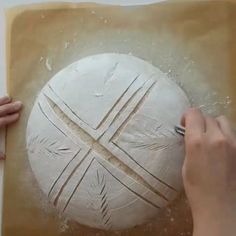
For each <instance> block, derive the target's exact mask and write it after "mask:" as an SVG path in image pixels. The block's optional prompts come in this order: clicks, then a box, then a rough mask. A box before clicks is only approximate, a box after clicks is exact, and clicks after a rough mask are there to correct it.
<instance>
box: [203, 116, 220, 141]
mask: <svg viewBox="0 0 236 236" xmlns="http://www.w3.org/2000/svg"><path fill="white" fill-rule="evenodd" d="M206 134H207V135H208V136H210V137H213V138H216V137H218V138H219V137H222V136H223V133H222V132H221V129H220V126H219V125H218V122H217V120H216V119H214V118H212V117H206Z"/></svg>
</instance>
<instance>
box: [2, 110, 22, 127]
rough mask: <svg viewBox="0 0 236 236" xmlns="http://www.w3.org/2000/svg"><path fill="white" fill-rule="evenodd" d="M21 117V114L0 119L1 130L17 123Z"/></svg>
mask: <svg viewBox="0 0 236 236" xmlns="http://www.w3.org/2000/svg"><path fill="white" fill-rule="evenodd" d="M19 117H20V114H19V113H15V114H12V115H7V116H4V117H0V128H1V127H4V126H6V125H9V124H12V123H14V122H16V121H17V120H18V119H19Z"/></svg>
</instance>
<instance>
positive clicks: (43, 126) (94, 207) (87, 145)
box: [27, 54, 190, 230]
mask: <svg viewBox="0 0 236 236" xmlns="http://www.w3.org/2000/svg"><path fill="white" fill-rule="evenodd" d="M189 106H190V104H189V100H188V98H187V97H186V95H185V93H184V92H183V91H182V89H181V88H180V87H179V86H178V85H176V84H175V83H174V82H173V81H172V80H170V79H168V78H167V76H166V75H165V74H164V73H162V72H161V71H160V70H159V69H158V68H156V67H154V66H152V65H151V64H149V63H147V62H145V61H143V60H141V59H139V58H136V57H133V56H129V55H123V54H100V55H94V56H90V57H87V58H84V59H82V60H79V61H77V62H75V63H73V64H72V65H70V66H68V67H66V68H65V69H63V70H62V71H60V72H59V73H58V74H56V75H55V76H54V77H53V78H52V79H51V80H50V81H49V82H48V83H47V84H46V85H45V87H44V88H43V89H42V91H41V93H40V95H39V96H38V98H37V100H36V102H35V105H34V107H33V109H32V112H31V115H30V118H29V121H28V127H27V148H28V156H29V161H30V164H31V167H32V170H33V172H34V174H35V176H36V178H37V180H38V182H39V185H40V188H41V189H42V190H43V192H44V193H45V194H46V195H47V197H48V198H49V200H50V202H51V203H52V204H53V205H54V206H55V207H56V208H57V209H58V210H59V211H60V212H62V213H64V214H66V215H67V216H68V217H69V218H71V219H73V220H75V221H77V222H79V223H81V224H84V225H88V226H90V227H94V228H100V229H107V230H119V229H126V228H130V227H134V226H136V225H140V224H144V223H146V222H148V221H149V220H151V219H153V218H154V217H155V216H156V215H158V214H159V212H160V209H161V208H162V207H165V206H167V205H168V204H169V202H171V201H173V200H174V199H175V198H176V196H177V195H178V193H179V192H180V191H181V189H182V182H181V167H182V163H183V156H184V146H183V140H182V138H181V137H180V136H179V135H178V134H176V133H175V132H174V126H175V125H176V124H178V123H179V122H180V118H181V116H182V114H183V113H184V112H185V111H186V109H187V108H188V107H189Z"/></svg>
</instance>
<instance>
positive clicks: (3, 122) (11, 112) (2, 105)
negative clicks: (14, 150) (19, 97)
mask: <svg viewBox="0 0 236 236" xmlns="http://www.w3.org/2000/svg"><path fill="white" fill-rule="evenodd" d="M21 108H22V103H21V102H20V101H17V102H13V101H12V99H11V98H10V97H8V96H6V97H2V98H0V129H1V128H4V127H5V126H7V125H10V124H12V123H14V122H16V121H17V120H18V119H19V117H20V110H21ZM0 159H4V154H2V153H1V152H0Z"/></svg>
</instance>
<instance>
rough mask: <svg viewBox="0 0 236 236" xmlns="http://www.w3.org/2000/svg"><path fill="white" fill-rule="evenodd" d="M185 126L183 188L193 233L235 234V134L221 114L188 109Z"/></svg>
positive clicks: (196, 235) (203, 235)
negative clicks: (216, 115) (206, 113)
mask: <svg viewBox="0 0 236 236" xmlns="http://www.w3.org/2000/svg"><path fill="white" fill-rule="evenodd" d="M182 125H183V126H185V128H186V133H185V145H186V147H185V148H186V158H185V162H184V166H183V171H182V173H183V180H184V187H185V192H186V195H187V198H188V200H189V204H190V207H191V210H192V216H193V222H194V232H193V236H235V235H236V136H235V133H234V132H233V130H232V128H231V126H230V124H229V121H228V120H227V119H226V118H225V117H224V116H221V117H218V118H216V119H214V118H211V117H205V116H203V115H202V113H201V112H200V111H199V110H197V109H190V110H189V111H188V112H187V113H186V114H185V115H184V117H183V119H182Z"/></svg>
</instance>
